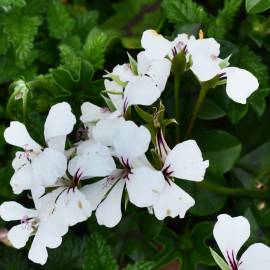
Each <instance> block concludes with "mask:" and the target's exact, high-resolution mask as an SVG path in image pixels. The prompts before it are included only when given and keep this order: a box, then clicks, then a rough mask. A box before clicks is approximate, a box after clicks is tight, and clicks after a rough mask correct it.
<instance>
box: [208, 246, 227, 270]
mask: <svg viewBox="0 0 270 270" xmlns="http://www.w3.org/2000/svg"><path fill="white" fill-rule="evenodd" d="M209 249H210V251H211V254H212V256H213V258H214V260H215V262H216V263H217V265H218V266H219V267H220V269H221V270H230V267H229V265H228V264H227V263H226V262H225V261H224V260H223V259H222V258H221V257H220V256H219V255H218V254H217V253H216V252H215V251H214V250H213V249H212V248H211V247H209Z"/></svg>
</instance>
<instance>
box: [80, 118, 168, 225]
mask: <svg viewBox="0 0 270 270" xmlns="http://www.w3.org/2000/svg"><path fill="white" fill-rule="evenodd" d="M104 132H106V130H104ZM100 137H102V136H100ZM150 140H151V135H150V132H149V131H148V130H147V129H146V128H145V127H144V126H140V127H138V126H137V125H136V124H135V123H133V122H132V121H122V122H121V124H120V125H119V129H118V131H117V132H116V133H115V135H114V137H112V148H113V150H112V152H113V153H114V155H115V156H116V157H117V158H118V160H119V162H120V163H121V166H122V169H117V170H115V171H114V172H113V173H112V174H111V175H109V176H108V177H106V178H104V179H102V180H101V181H98V182H96V183H94V184H92V185H88V186H87V187H83V188H82V192H83V193H84V194H85V195H86V197H87V198H88V200H90V202H91V204H92V205H93V207H94V208H95V207H97V210H96V217H97V221H98V223H99V224H100V225H105V226H107V227H113V226H115V225H117V224H118V223H119V221H120V220H121V217H122V211H121V201H122V199H121V198H122V193H123V190H124V187H126V189H127V192H128V196H129V200H130V202H132V203H133V204H135V205H136V206H138V207H148V206H151V205H152V204H153V202H154V201H155V200H156V198H157V196H158V193H159V192H160V191H161V190H162V189H163V187H164V184H165V183H164V180H163V175H162V173H161V172H159V171H156V170H154V169H153V168H152V167H151V166H150V165H149V163H148V162H146V161H145V157H144V154H145V152H146V151H147V150H148V147H149V143H150Z"/></svg>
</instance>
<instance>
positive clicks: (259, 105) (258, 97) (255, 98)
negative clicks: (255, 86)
mask: <svg viewBox="0 0 270 270" xmlns="http://www.w3.org/2000/svg"><path fill="white" fill-rule="evenodd" d="M269 94H270V88H263V89H261V88H260V89H259V90H258V91H255V92H254V93H253V94H252V95H251V97H250V98H249V103H250V105H251V106H252V108H253V110H254V111H255V112H256V113H257V115H258V116H259V117H260V116H262V115H263V114H264V112H265V109H266V101H265V98H266V97H267V96H268V95H269Z"/></svg>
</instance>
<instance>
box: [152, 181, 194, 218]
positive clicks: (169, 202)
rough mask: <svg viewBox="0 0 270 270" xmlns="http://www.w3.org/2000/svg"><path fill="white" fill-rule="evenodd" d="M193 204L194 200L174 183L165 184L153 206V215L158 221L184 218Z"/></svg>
mask: <svg viewBox="0 0 270 270" xmlns="http://www.w3.org/2000/svg"><path fill="white" fill-rule="evenodd" d="M194 204H195V201H194V199H193V198H192V197H191V196H190V195H189V194H187V193H186V192H185V191H184V190H183V189H181V188H180V187H178V186H177V185H176V184H175V183H174V182H172V181H170V182H169V183H167V182H166V185H165V186H164V189H163V191H161V193H160V195H159V198H158V199H157V201H156V202H155V203H154V205H153V210H154V214H155V216H156V217H157V219H159V220H163V219H164V218H166V217H168V216H169V217H172V218H175V217H176V216H179V217H180V218H184V217H185V214H186V211H187V210H188V209H189V208H190V207H192V206H193V205H194Z"/></svg>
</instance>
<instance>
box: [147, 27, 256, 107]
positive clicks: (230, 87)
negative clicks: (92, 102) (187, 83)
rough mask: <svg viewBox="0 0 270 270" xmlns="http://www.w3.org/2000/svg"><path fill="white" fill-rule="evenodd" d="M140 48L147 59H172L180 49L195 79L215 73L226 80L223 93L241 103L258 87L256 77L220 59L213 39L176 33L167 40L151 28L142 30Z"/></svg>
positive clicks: (204, 79)
mask: <svg viewBox="0 0 270 270" xmlns="http://www.w3.org/2000/svg"><path fill="white" fill-rule="evenodd" d="M142 47H143V48H144V49H145V53H146V54H147V56H148V58H150V59H162V58H164V57H168V58H169V59H173V57H174V56H175V55H177V54H178V53H179V52H180V51H182V52H184V53H185V55H186V60H187V62H189V60H190V58H191V61H190V63H191V65H190V69H191V70H192V72H193V73H194V74H195V75H196V77H197V78H198V80H199V81H201V82H205V81H209V80H211V79H213V78H214V77H215V76H219V77H220V80H224V82H226V93H227V95H228V96H229V98H231V99H232V100H233V101H235V102H238V103H242V104H245V103H246V100H247V98H248V97H249V96H250V95H251V94H252V93H253V92H254V91H256V90H257V89H258V87H259V83H258V80H257V78H256V77H255V76H254V75H253V74H252V73H250V72H249V71H247V70H245V69H241V68H237V67H229V66H228V61H227V60H228V59H224V60H223V59H220V58H219V54H220V44H219V43H218V42H217V41H216V40H215V39H214V38H203V37H201V38H199V39H195V38H194V36H190V37H189V36H188V35H186V34H180V35H178V36H177V37H176V39H175V40H173V41H169V40H167V39H166V38H164V37H163V36H162V35H160V34H158V33H157V32H156V31H154V30H147V31H145V32H144V33H143V37H142Z"/></svg>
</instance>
